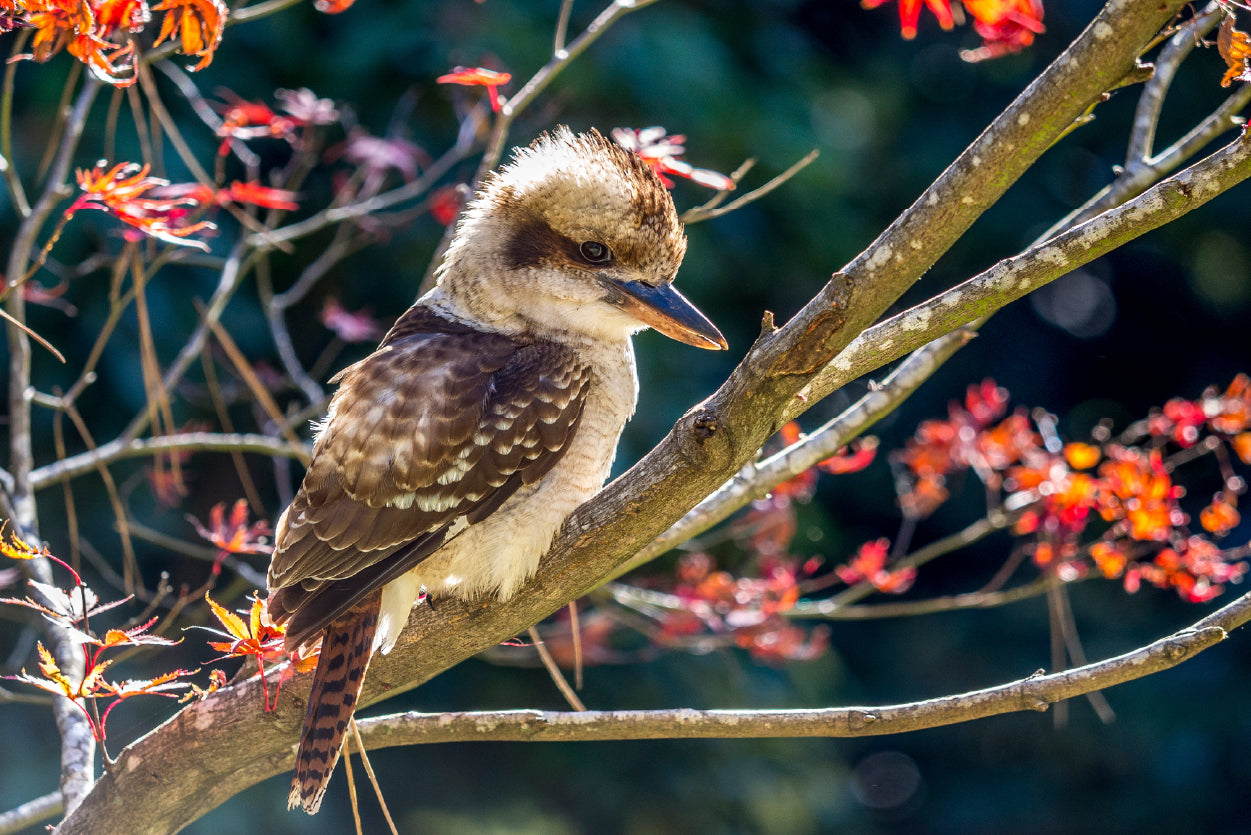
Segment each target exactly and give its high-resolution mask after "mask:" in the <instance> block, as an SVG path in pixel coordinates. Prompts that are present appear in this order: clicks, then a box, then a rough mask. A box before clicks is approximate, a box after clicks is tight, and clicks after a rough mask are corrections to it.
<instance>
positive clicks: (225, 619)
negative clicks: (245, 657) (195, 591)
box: [204, 592, 252, 640]
mask: <svg viewBox="0 0 1251 835" xmlns="http://www.w3.org/2000/svg"><path fill="white" fill-rule="evenodd" d="M204 599H205V600H206V601H208V605H209V608H210V609H212V610H213V614H214V615H216V617H217V619H218V620H219V621H220V622H221V625H222V626H224V627H226V631H227V632H229V633H230V634H231V635H233V636H235V637H236V638H238V639H239V640H245V639H247V638H250V637H252V636H251V635H250V634H249V633H248V627H247V626H246V625H244V623H243V618H241V617H239V616H238V615H236V614H235V613H234V612H232V611H230V610H229V609H227V608H226V607H224V606H221V605H219V604H218V603H217V601H215V600H214V599H213V598H211V597H209V593H208V592H205V593H204Z"/></svg>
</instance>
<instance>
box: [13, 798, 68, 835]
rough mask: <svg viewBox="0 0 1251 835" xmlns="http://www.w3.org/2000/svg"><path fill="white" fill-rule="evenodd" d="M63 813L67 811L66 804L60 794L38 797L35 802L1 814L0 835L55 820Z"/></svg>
mask: <svg viewBox="0 0 1251 835" xmlns="http://www.w3.org/2000/svg"><path fill="white" fill-rule="evenodd" d="M63 811H65V802H64V801H63V800H62V799H61V793H60V792H52V793H51V794H45V795H44V796H43V797H36V798H35V799H34V800H31V801H28V802H26V803H23V804H22V805H21V806H18V807H17V808H16V809H10V810H9V811H7V812H4V813H2V814H0V835H10V833H13V832H20V831H22V830H23V829H25V828H27V827H28V826H34V825H35V824H37V823H39V822H40V821H46V820H47V819H48V818H54V817H56V816H57V815H59V814H61V812H63Z"/></svg>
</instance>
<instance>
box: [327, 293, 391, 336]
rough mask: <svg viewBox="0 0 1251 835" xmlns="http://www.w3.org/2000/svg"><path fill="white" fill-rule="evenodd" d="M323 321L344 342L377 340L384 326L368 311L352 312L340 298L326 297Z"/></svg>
mask: <svg viewBox="0 0 1251 835" xmlns="http://www.w3.org/2000/svg"><path fill="white" fill-rule="evenodd" d="M321 323H322V324H323V325H325V326H326V327H327V328H329V329H330V330H332V331H334V333H335V336H337V337H339V338H340V339H342V340H343V341H344V342H377V341H378V339H379V338H380V337H381V336H382V326H381V325H379V324H378V322H377V321H375V320H374V318H373V317H372V316H371V315H370V314H369V312H368V311H363V310H358V311H356V312H355V313H350V312H348V311H347V310H346V309H344V307H343V305H341V304H339V300H338V299H333V298H328V299H326V301H325V303H324V304H323V305H322V309H321Z"/></svg>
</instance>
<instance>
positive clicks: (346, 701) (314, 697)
mask: <svg viewBox="0 0 1251 835" xmlns="http://www.w3.org/2000/svg"><path fill="white" fill-rule="evenodd" d="M380 598H381V595H380V594H374V595H371V596H370V598H369V599H367V600H364V601H362V602H360V603H358V604H356V605H355V606H353V607H352V608H351V609H349V610H348V611H346V612H344V613H343V615H342V616H340V617H338V618H336V619H335V620H334V621H333V622H332V623H331V624H330V625H329V626H328V627H326V632H325V634H324V636H323V637H322V644H321V656H320V657H319V658H318V661H317V671H316V672H315V673H314V674H313V689H312V691H311V692H310V693H309V696H308V709H307V711H305V713H304V728H303V730H302V731H301V732H300V747H299V751H298V752H297V754H296V761H295V776H294V777H293V778H292V779H291V793H290V794H288V795H287V808H288V809H294V808H295V807H296V806H301V807H303V809H304V811H305V812H307V813H309V814H310V815H312V814H316V812H317V810H318V809H319V808H321V799H322V796H323V795H325V793H326V785H327V783H329V781H330V775H331V773H332V772H333V771H334V767H335V764H336V763H337V762H338V761H339V752H340V751H341V750H342V748H343V736H344V733H345V732H346V730H347V726H348V722H349V721H350V720H351V718H352V711H353V710H354V709H355V707H356V702H357V699H358V698H359V697H360V692H361V685H362V684H363V683H364V681H365V670H366V669H367V668H368V667H369V657H370V654H371V652H372V649H373V642H374V632H375V630H376V629H377V628H378V609H379V605H380V602H381V601H380Z"/></svg>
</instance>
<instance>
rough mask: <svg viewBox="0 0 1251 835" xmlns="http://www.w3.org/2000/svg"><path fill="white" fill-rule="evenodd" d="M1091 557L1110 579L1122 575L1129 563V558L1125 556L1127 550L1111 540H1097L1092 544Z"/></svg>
mask: <svg viewBox="0 0 1251 835" xmlns="http://www.w3.org/2000/svg"><path fill="white" fill-rule="evenodd" d="M1090 558H1091V559H1092V560H1094V563H1095V566H1096V567H1097V568H1098V569H1099V570H1100V571H1101V572H1102V573H1103V576H1104V577H1107V578H1108V579H1109V580H1112V579H1114V578H1116V577H1120V576H1121V573H1122V572H1124V571H1125V567H1126V566H1127V565H1129V558H1128V557H1127V556H1125V552H1124V551H1123V550H1122V549H1121V548H1120V547H1119V546H1118V545H1115V544H1114V543H1111V542H1096V543H1095V544H1094V545H1091V546H1090Z"/></svg>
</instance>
